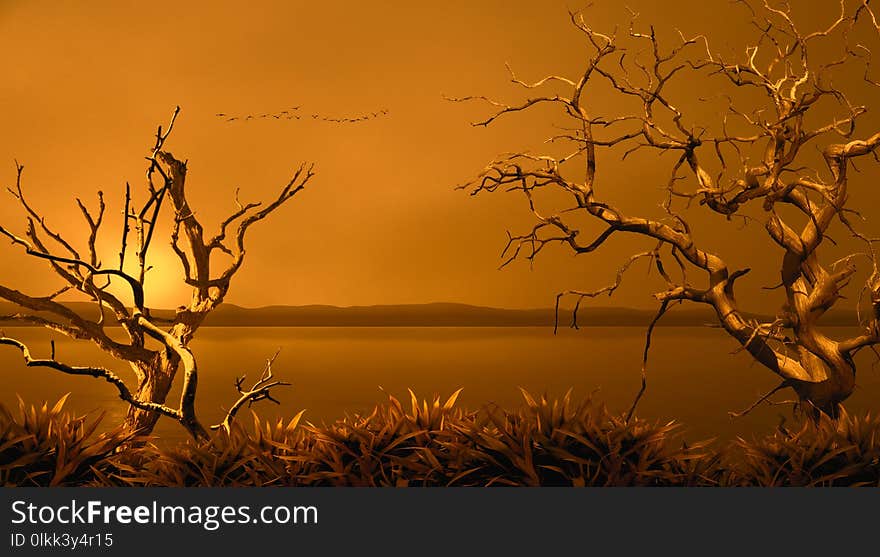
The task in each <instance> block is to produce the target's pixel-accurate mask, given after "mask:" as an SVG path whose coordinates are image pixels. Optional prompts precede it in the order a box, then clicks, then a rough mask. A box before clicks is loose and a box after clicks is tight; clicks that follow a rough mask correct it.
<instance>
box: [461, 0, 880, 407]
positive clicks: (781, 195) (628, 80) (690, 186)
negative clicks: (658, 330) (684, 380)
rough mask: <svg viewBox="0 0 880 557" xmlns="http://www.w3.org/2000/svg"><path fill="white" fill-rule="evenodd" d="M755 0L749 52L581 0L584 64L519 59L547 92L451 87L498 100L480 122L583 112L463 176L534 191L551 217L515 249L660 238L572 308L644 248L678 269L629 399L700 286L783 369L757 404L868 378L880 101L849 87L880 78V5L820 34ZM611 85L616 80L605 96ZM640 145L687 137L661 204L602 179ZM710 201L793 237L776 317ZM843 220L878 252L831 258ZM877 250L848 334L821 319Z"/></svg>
mask: <svg viewBox="0 0 880 557" xmlns="http://www.w3.org/2000/svg"><path fill="white" fill-rule="evenodd" d="M739 4H741V5H742V6H744V7H745V8H746V9H747V10H748V11H749V13H750V18H751V24H752V25H753V27H754V29H755V31H756V33H755V39H754V42H752V43H751V44H750V45H748V46H746V48H745V49H744V55H740V57H738V58H736V59H726V58H725V57H724V56H721V55H719V54H713V50H712V47H711V46H710V40H709V38H707V37H706V36H703V35H698V36H694V37H691V38H688V37H686V36H684V35H683V34H681V33H680V32H679V33H678V37H677V38H676V39H675V40H674V41H672V42H673V44H671V45H670V44H669V42H667V41H666V40H661V39H660V38H658V34H657V33H656V32H655V29H654V28H653V27H649V28H648V29H645V30H641V31H640V30H638V29H637V28H638V27H639V26H638V25H637V24H636V16H635V14H634V16H633V20H632V21H631V23H630V25H629V27H628V28H627V29H625V30H620V31H615V32H614V33H613V34H603V33H600V32H598V31H595V30H594V29H593V28H591V27H590V26H589V25H588V24H587V22H586V19H585V17H584V16H583V14H582V13H571V14H570V16H571V22H572V23H573V24H574V26H575V27H576V29H577V30H579V32H580V33H582V34H583V37H584V39H585V42H586V46H587V47H588V49H590V55H589V57H588V61H587V62H586V64H585V66H584V67H583V69H582V71H581V72H580V73H579V75H578V77H576V78H575V79H569V78H567V77H563V76H559V75H548V76H546V77H544V78H542V79H540V80H538V81H536V82H534V83H527V82H525V81H522V80H520V79H518V78H517V77H516V75H514V74H513V72H512V71H511V78H512V81H514V82H515V83H517V84H519V85H521V86H523V87H524V88H526V89H528V90H529V91H536V94H535V96H532V97H530V98H527V99H526V100H524V101H521V102H519V103H515V104H507V103H503V102H499V101H497V100H493V99H489V98H487V97H463V98H458V99H452V100H456V101H467V100H474V99H479V100H483V101H486V102H489V103H491V104H492V105H493V107H494V111H493V112H492V114H491V115H490V116H489V117H488V118H486V119H485V120H483V121H481V122H475V123H474V125H477V126H488V125H490V124H492V123H493V122H495V121H496V120H497V119H498V118H500V117H510V116H514V115H517V114H521V113H525V112H532V111H533V110H535V109H537V108H539V107H542V106H550V107H556V108H558V109H560V110H559V112H560V113H561V114H562V115H563V117H564V118H565V119H566V122H567V124H566V126H565V131H564V132H563V133H561V134H558V135H556V136H554V137H553V138H551V141H552V143H553V144H554V145H558V144H563V145H565V146H566V148H568V147H571V148H570V149H569V150H568V151H567V152H566V153H567V154H563V155H557V154H555V152H554V154H534V153H529V152H518V153H514V154H510V155H505V156H502V157H499V158H497V159H496V160H494V161H492V162H491V163H490V164H489V165H488V166H487V167H486V168H485V169H484V170H483V171H482V172H481V173H480V174H479V175H478V177H477V178H476V179H474V180H473V181H471V182H469V183H468V184H466V185H465V186H462V187H464V188H467V189H469V191H470V192H471V193H472V194H474V195H476V194H479V193H484V192H495V191H498V190H504V191H511V190H512V191H517V192H520V193H521V194H523V195H524V196H525V198H526V200H527V203H528V204H529V207H530V209H531V212H532V213H533V215H534V218H535V224H534V226H533V227H532V228H531V229H530V230H527V231H525V233H523V234H519V235H511V236H510V240H509V243H508V245H507V247H506V249H505V251H504V257H506V259H505V262H504V264H507V263H509V262H511V261H513V260H515V259H517V258H519V257H525V258H527V259H528V260H534V259H535V257H536V256H537V255H538V254H539V253H540V252H541V251H543V249H544V248H545V247H546V246H548V245H553V244H561V245H563V246H565V247H567V248H568V249H570V250H572V251H573V252H574V253H575V254H589V253H592V252H594V251H597V250H599V249H600V248H601V247H603V246H604V245H606V242H607V241H608V240H609V239H610V238H612V237H616V236H618V235H634V236H638V237H642V238H644V239H645V240H647V241H648V245H647V246H646V248H647V249H646V250H645V251H642V252H639V253H636V254H634V255H632V256H630V257H628V258H627V259H626V260H625V263H624V264H623V266H622V267H621V268H620V270H619V271H618V273H617V277H616V279H615V280H614V282H612V283H611V284H609V285H608V286H605V287H604V288H600V289H597V290H592V291H583V290H571V291H568V292H564V293H562V294H560V295H559V297H557V315H558V307H559V299H560V298H561V297H564V296H573V297H574V298H575V299H576V301H577V305H576V306H575V310H574V318H573V323H576V319H577V308H578V307H579V305H580V302H581V301H582V300H584V299H587V298H593V297H596V296H598V295H600V294H612V293H613V292H614V291H615V290H616V289H617V288H618V287H619V285H620V284H621V280H622V279H623V277H624V274H625V273H626V271H627V270H628V269H630V268H631V267H632V265H633V264H634V263H635V262H637V261H639V260H648V261H649V262H650V263H651V264H652V265H653V266H654V267H656V269H657V271H658V272H659V275H660V276H661V277H662V279H663V280H664V281H665V283H666V288H665V289H664V290H662V291H660V292H657V293H656V294H654V297H655V298H656V299H657V300H658V302H659V309H658V311H657V314H656V316H655V317H654V319H653V321H652V322H651V323H650V325H649V327H648V331H647V337H646V342H645V351H644V359H643V367H642V388H641V390H640V391H639V393H638V396H637V397H636V399H635V402H634V403H633V407H632V408H631V409H630V415H631V414H632V412H633V410H634V409H635V405H636V404H637V402H638V400H639V397H641V395H642V393H643V392H644V390H645V385H646V379H645V377H646V375H645V373H646V365H647V360H648V348H649V347H650V343H651V334H652V331H653V329H654V326H655V325H656V323H657V322H658V320H659V319H661V317H662V316H663V314H664V313H665V312H666V311H667V310H668V309H669V308H670V305H671V304H673V303H679V302H693V303H697V304H705V305H708V306H709V307H711V308H712V309H714V312H715V314H716V315H717V319H718V322H719V323H720V325H721V327H723V329H724V330H725V331H726V332H727V333H728V334H729V335H731V336H732V337H733V338H735V339H736V340H737V341H738V342H739V343H740V345H741V346H742V349H743V350H746V351H748V353H750V354H751V356H752V357H753V358H754V359H755V360H756V361H758V362H760V363H761V364H762V365H763V366H764V367H766V368H767V369H769V370H771V371H772V372H773V373H775V374H777V375H778V376H779V377H780V378H781V382H780V383H779V384H778V386H776V387H775V388H774V389H773V390H772V391H771V392H770V393H768V394H767V395H765V396H764V397H762V398H761V399H760V400H758V401H757V402H756V403H755V404H754V405H752V407H750V408H749V410H751V408H754V407H755V406H756V405H757V404H759V403H761V402H762V401H764V400H766V399H768V398H769V397H770V395H772V394H773V393H775V392H777V391H779V390H781V389H785V388H791V389H793V390H794V391H795V393H796V394H797V397H798V402H799V406H800V407H801V408H803V409H805V410H808V411H809V413H811V414H812V415H818V413H820V412H821V413H825V414H828V415H830V416H832V417H833V416H836V415H837V414H838V411H839V405H840V403H841V402H842V401H844V400H845V399H846V398H847V397H849V396H850V394H851V393H852V392H853V388H854V386H855V373H856V366H855V363H854V361H853V356H854V354H855V353H856V352H858V351H859V350H860V349H863V348H865V347H870V346H873V345H875V344H877V343H878V342H880V271H878V268H877V264H876V258H875V253H874V247H873V244H874V242H875V240H874V239H872V238H868V237H867V236H866V235H865V234H863V233H862V232H860V231H859V230H857V228H856V227H855V226H854V223H853V221H854V218H853V217H854V216H860V215H859V214H858V213H857V212H856V211H855V210H854V209H853V208H851V207H848V206H847V199H848V195H849V192H848V187H849V177H850V174H851V170H852V169H853V163H854V159H857V158H858V157H863V156H865V155H869V154H874V157H875V158H876V149H877V147H878V146H880V133H868V134H857V133H856V128H857V123H858V122H861V121H863V120H862V119H861V117H862V116H863V115H864V114H865V113H866V111H867V107H865V106H859V105H855V104H853V103H851V102H850V99H849V96H848V94H849V93H850V91H848V90H845V89H847V88H844V87H842V86H839V85H838V84H837V83H835V81H834V79H833V78H834V77H835V75H836V74H837V73H838V72H839V73H841V74H843V73H845V72H847V71H850V72H851V71H852V69H853V68H854V67H855V69H856V71H857V73H858V78H857V79H856V80H853V79H849V80H848V81H847V78H842V79H843V81H847V83H849V85H850V86H852V87H854V85H853V83H855V82H856V81H857V82H858V85H859V86H860V87H864V86H866V85H864V83H867V84H868V85H867V86H871V85H877V83H876V82H875V81H874V80H873V79H872V78H871V77H870V75H871V67H870V61H871V52H870V49H869V47H867V46H865V45H864V44H863V42H864V41H865V40H875V39H876V38H877V36H878V34H880V26H878V20H877V17H876V15H875V12H874V11H873V10H872V8H871V7H870V6H869V2H868V1H867V0H861V1H860V2H859V3H858V4H857V5H855V6H847V5H846V2H844V1H841V2H840V12H839V16H836V18H835V19H833V21H829V22H828V26H827V27H825V28H823V29H819V30H817V31H813V32H809V33H806V32H803V31H801V30H800V28H799V26H798V25H797V24H796V23H795V21H794V17H793V15H792V13H791V12H790V10H789V9H788V8H787V7H782V8H775V7H773V6H771V5H770V4H769V3H766V2H764V3H763V4H761V5H759V6H758V5H752V4H749V3H746V2H740V3H739ZM832 51H833V52H834V54H833V55H832V56H830V57H829V56H827V54H828V53H829V52H832ZM862 76H863V77H864V79H862ZM683 80H690V81H687V82H684V81H683ZM700 80H705V81H700ZM684 83H686V85H687V87H686V88H685V87H682V85H683V84H684ZM673 84H675V85H676V86H678V89H677V95H679V96H681V95H682V91H684V92H685V93H687V94H689V95H691V96H692V99H691V100H692V101H697V100H700V99H698V98H696V97H700V96H707V95H710V94H711V92H714V91H721V94H719V95H718V96H717V97H716V99H717V100H716V103H718V104H721V103H723V104H724V106H722V107H721V108H720V109H719V112H720V114H721V118H720V122H719V123H717V124H712V125H710V124H708V123H707V122H705V117H700V116H694V117H689V116H688V114H687V112H688V111H687V110H685V109H684V108H683V107H684V106H689V105H687V102H686V101H683V102H684V104H680V103H679V102H677V101H678V99H676V101H673V99H672V97H673V96H674V95H673V94H672V93H670V89H672V88H673V87H674V85H673ZM599 87H604V88H605V89H604V90H601V91H600V93H599V94H597V95H593V94H592V93H593V90H594V88H599ZM852 87H848V89H852ZM557 91H564V92H563V93H557ZM707 91H709V92H710V93H707ZM608 95H611V96H612V98H617V99H618V100H621V103H624V102H630V103H634V104H633V105H632V106H636V107H637V108H635V109H633V110H632V111H629V109H627V111H626V112H625V113H623V114H619V113H614V112H613V109H608V107H607V106H606V107H602V106H599V104H600V103H599V102H598V101H597V100H596V99H601V98H604V97H607V96H608ZM835 112H836V115H835V114H834V113H835ZM640 149H644V150H654V151H656V152H658V153H660V154H672V155H671V158H666V159H663V160H669V161H670V163H671V169H670V170H669V173H668V174H667V176H668V180H667V181H666V183H665V186H664V189H663V190H662V191H663V192H664V194H663V199H662V208H663V213H662V216H661V217H660V218H649V217H644V216H637V215H631V214H627V213H626V212H624V211H623V210H621V209H619V208H617V207H615V206H613V205H612V204H610V203H608V202H607V199H603V197H602V196H601V195H600V191H598V189H597V183H598V180H597V176H600V173H601V166H602V165H601V164H600V163H606V162H607V161H608V153H615V152H616V153H617V154H618V155H621V156H622V159H623V160H624V161H626V160H627V157H628V156H630V155H632V153H633V152H635V151H637V150H640ZM548 150H550V149H548ZM817 150H818V152H819V154H820V155H821V156H820V157H817V156H816V151H817ZM603 157H604V158H603ZM811 157H812V158H811ZM823 166H824V168H823ZM605 176H606V178H605V180H604V182H602V183H603V184H604V185H605V186H608V184H609V183H610V182H611V183H613V182H614V177H613V176H611V177H608V175H607V174H606V175H605ZM600 185H601V184H600ZM609 187H610V186H609ZM547 190H551V191H552V192H555V194H557V195H558V196H559V198H564V199H566V200H570V201H569V202H566V205H565V206H564V207H563V208H562V209H561V210H559V211H557V212H554V213H552V214H551V213H549V212H544V211H542V210H541V209H540V208H539V207H540V206H541V202H540V199H547V198H546V197H544V198H539V197H538V196H539V193H541V195H546V194H545V193H542V192H546V191H547ZM694 202H696V204H697V207H695V208H693V210H699V209H702V210H705V211H709V212H711V213H715V214H717V215H720V216H721V217H723V219H722V222H721V223H720V224H719V225H723V224H724V222H725V221H731V220H734V219H737V220H738V219H739V218H740V217H741V218H742V219H743V220H746V221H748V222H751V221H753V220H754V221H758V222H761V223H762V224H763V226H764V228H765V230H766V233H767V238H769V242H768V244H767V245H766V246H755V249H766V250H774V249H776V250H778V251H779V254H780V256H779V272H780V278H781V281H780V284H779V285H778V287H777V288H778V289H779V291H780V292H781V296H780V297H781V306H780V308H779V311H778V313H777V314H776V315H775V317H774V318H773V319H771V320H765V321H759V320H755V319H752V318H750V317H749V316H748V314H746V313H744V312H743V311H742V310H741V308H740V305H739V304H738V303H737V300H736V297H735V295H734V290H735V285H736V281H737V279H740V278H741V277H743V276H744V275H746V273H748V272H749V269H748V268H744V269H736V270H734V269H731V268H729V267H728V265H727V263H725V261H724V259H722V257H721V256H720V255H719V254H717V253H715V252H714V251H712V249H711V248H710V247H709V246H707V245H706V244H707V243H709V242H706V236H707V235H706V234H702V235H699V234H697V233H695V232H694V231H693V229H692V222H693V221H694V219H693V218H692V217H691V214H692V213H691V211H690V209H691V205H692V204H693V203H694ZM683 205H684V206H683ZM756 206H757V207H756ZM750 210H751V211H753V212H751V213H750V212H749V211H750ZM755 213H757V216H755ZM578 219H579V220H578ZM584 221H592V222H598V223H600V224H602V225H603V226H604V229H603V230H602V231H601V232H600V233H599V234H598V235H597V236H596V237H593V238H590V239H586V240H584V239H582V237H581V234H580V231H579V229H578V226H581V225H582V223H583V222H584ZM832 223H837V224H835V226H837V225H838V224H839V225H840V226H842V229H843V230H845V231H847V233H848V234H851V235H852V236H853V237H854V238H855V239H856V241H858V242H860V243H862V244H863V245H864V246H865V250H864V252H856V253H852V254H850V255H848V256H846V257H844V258H842V259H839V260H837V261H833V262H823V261H822V259H821V258H820V247H822V246H823V243H824V241H825V240H826V239H828V240H829V241H830V239H829V237H828V234H827V233H828V231H829V227H831V226H832ZM734 233H735V232H734ZM862 255H866V256H867V259H868V260H869V261H870V269H869V270H868V272H867V273H866V275H868V276H867V278H866V280H865V281H864V283H863V284H862V293H863V294H865V293H866V294H867V295H868V296H867V297H868V298H870V311H868V312H867V313H866V315H864V316H862V318H861V319H860V322H859V324H860V326H861V327H862V329H863V331H862V332H861V334H858V335H856V336H854V337H851V338H845V339H842V340H838V339H834V338H831V337H830V336H828V335H827V333H826V332H825V331H823V329H822V327H820V325H819V319H820V317H821V316H822V315H823V314H824V313H826V312H827V311H828V310H829V309H830V308H831V307H832V306H834V305H835V303H837V302H838V301H839V300H840V299H841V297H842V290H843V288H844V287H845V286H846V285H847V283H848V282H849V281H850V280H851V279H852V278H853V275H854V274H855V273H856V262H857V258H858V257H859V256H862ZM673 271H674V272H673Z"/></svg>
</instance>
